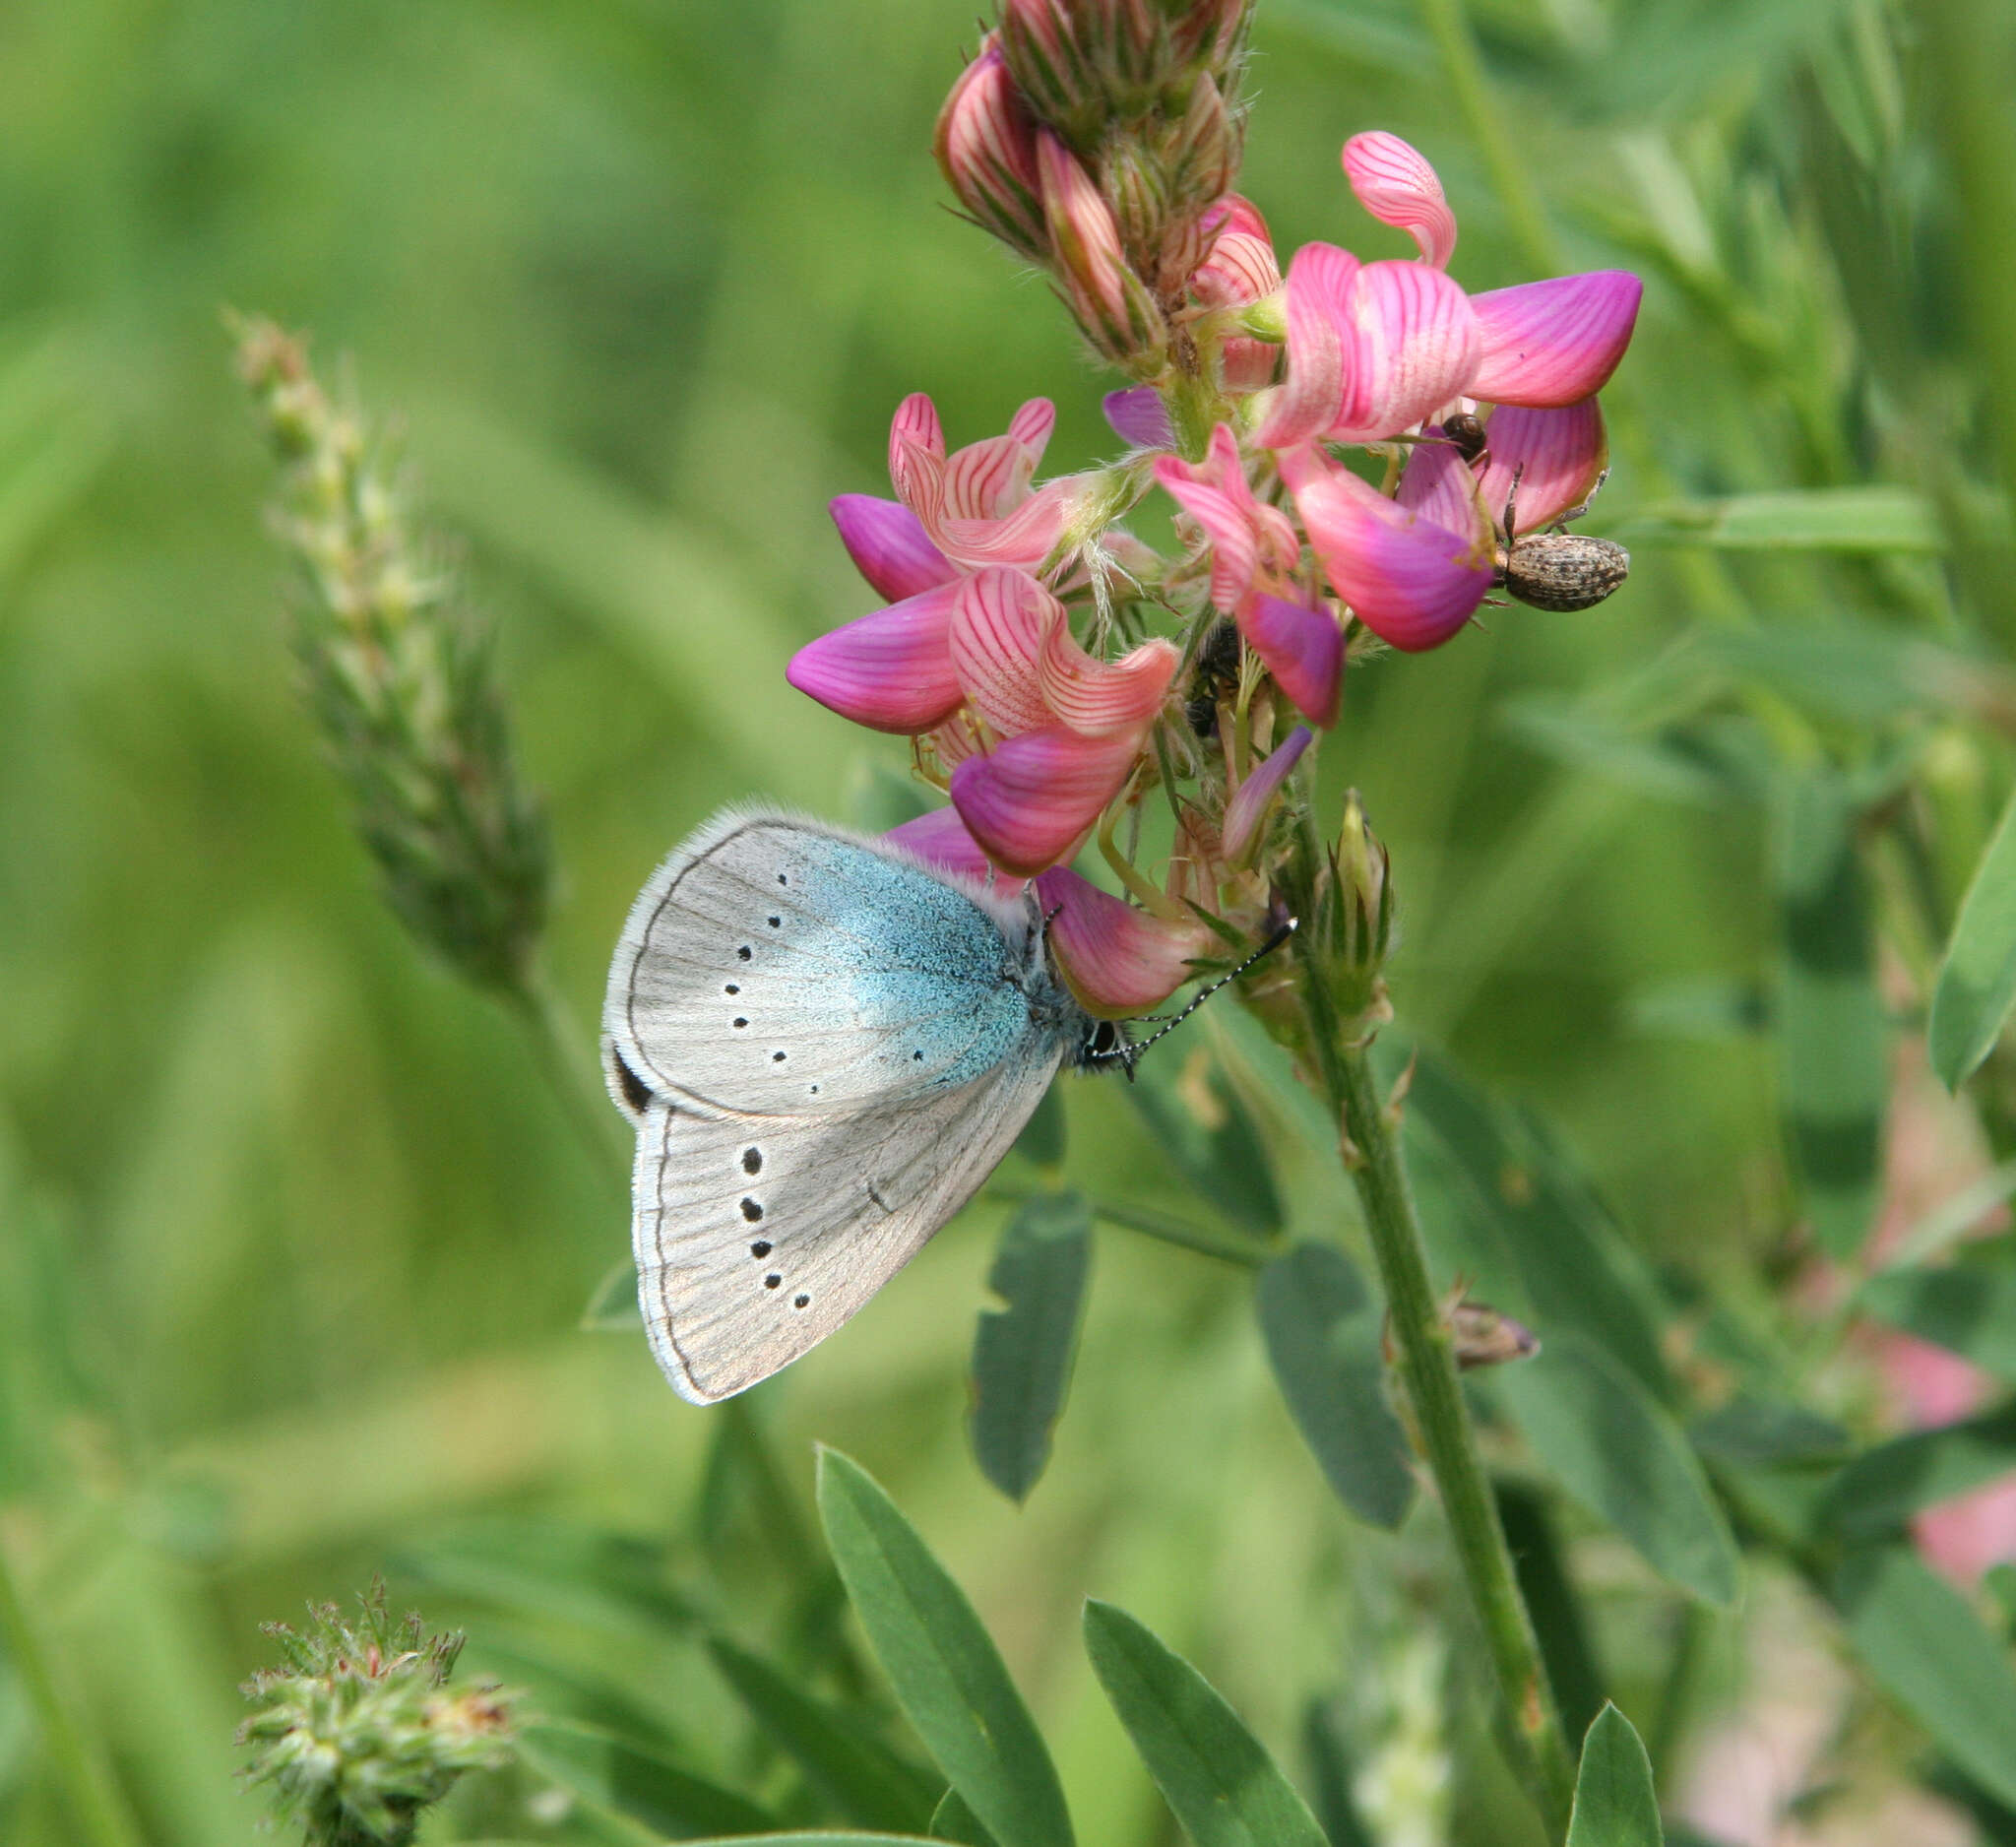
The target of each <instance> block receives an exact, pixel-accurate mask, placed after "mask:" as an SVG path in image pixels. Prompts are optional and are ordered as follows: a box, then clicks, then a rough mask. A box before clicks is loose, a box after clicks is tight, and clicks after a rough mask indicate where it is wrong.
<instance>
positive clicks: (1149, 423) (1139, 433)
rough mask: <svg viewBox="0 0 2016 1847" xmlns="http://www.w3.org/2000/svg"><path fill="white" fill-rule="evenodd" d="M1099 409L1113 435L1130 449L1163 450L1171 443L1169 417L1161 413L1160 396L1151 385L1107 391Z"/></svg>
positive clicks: (1171, 433) (1172, 439)
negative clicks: (1109, 425) (1126, 389)
mask: <svg viewBox="0 0 2016 1847" xmlns="http://www.w3.org/2000/svg"><path fill="white" fill-rule="evenodd" d="M1101 408H1102V409H1103V411H1104V412H1105V414H1106V421H1107V422H1108V423H1110V424H1111V425H1112V426H1113V433H1114V434H1115V435H1116V436H1118V437H1119V439H1120V440H1121V441H1122V442H1124V443H1127V444H1129V445H1130V446H1131V447H1133V448H1136V449H1166V448H1167V447H1168V446H1169V445H1170V444H1171V443H1172V442H1174V441H1175V436H1174V434H1173V432H1172V431H1171V430H1170V429H1169V414H1168V413H1167V412H1166V410H1164V409H1163V403H1162V393H1161V392H1159V391H1157V390H1156V388H1155V387H1154V386H1153V385H1137V386H1135V387H1134V389H1133V390H1131V391H1109V392H1107V393H1106V395H1105V397H1104V399H1103V401H1102V405H1101Z"/></svg>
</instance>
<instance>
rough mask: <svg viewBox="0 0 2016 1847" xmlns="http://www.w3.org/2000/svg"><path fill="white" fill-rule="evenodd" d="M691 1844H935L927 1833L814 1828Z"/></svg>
mask: <svg viewBox="0 0 2016 1847" xmlns="http://www.w3.org/2000/svg"><path fill="white" fill-rule="evenodd" d="M694 1847H937V1843H936V1842H935V1841H934V1840H933V1839H932V1838H931V1837H930V1836H929V1835H928V1834H852V1833H848V1832H846V1831H838V1832H833V1831H815V1832H813V1833H810V1834H733V1835H723V1836H722V1837H721V1838H720V1839H718V1840H704V1841H698V1842H695V1843H694Z"/></svg>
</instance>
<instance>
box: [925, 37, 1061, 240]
mask: <svg viewBox="0 0 2016 1847" xmlns="http://www.w3.org/2000/svg"><path fill="white" fill-rule="evenodd" d="M932 150H933V152H934V153H935V154H936V155H937V157H938V166H939V170H940V171H942V172H943V173H944V175H945V178H946V180H947V182H948V183H949V184H950V185H951V187H952V190H953V192H954V193H955V194H956V195H957V196H958V199H959V203H960V204H961V205H963V206H964V207H965V208H966V210H967V211H968V212H969V213H970V214H971V215H972V216H973V217H974V218H975V219H976V220H977V221H978V223H981V224H983V225H984V226H985V227H986V228H987V229H988V230H990V231H992V232H993V233H994V234H995V236H997V237H1000V238H1002V239H1003V240H1004V241H1005V242H1007V243H1008V244H1009V245H1010V246H1011V247H1013V248H1014V249H1015V250H1017V251H1018V252H1020V253H1021V254H1022V255H1023V256H1025V257H1030V258H1034V259H1036V260H1039V261H1040V259H1041V257H1042V255H1043V253H1044V249H1045V245H1046V242H1047V236H1046V233H1045V231H1044V229H1043V209H1042V201H1041V199H1040V197H1039V196H1038V193H1039V181H1038V179H1037V171H1036V124H1035V123H1034V121H1032V120H1031V118H1030V114H1029V109H1028V106H1027V104H1026V103H1025V102H1024V100H1023V98H1022V96H1021V93H1020V92H1019V91H1018V90H1017V89H1016V87H1015V79H1014V78H1013V77H1012V76H1011V75H1010V74H1009V71H1008V67H1007V64H1006V63H1005V62H1004V61H1003V59H1002V56H1001V47H1000V45H999V43H998V42H997V41H996V39H995V37H994V35H993V34H992V33H989V34H988V35H987V37H986V39H985V40H983V41H982V43H981V46H980V50H979V55H978V56H977V57H976V58H975V59H974V61H973V62H972V63H971V64H969V65H968V66H967V67H966V69H965V71H964V72H963V73H962V74H961V76H960V78H959V81H958V82H957V83H955V84H954V85H953V86H952V94H951V95H950V96H947V97H946V98H945V106H944V108H943V109H941V110H940V111H939V114H938V126H937V130H936V133H935V134H934V135H933V136H932Z"/></svg>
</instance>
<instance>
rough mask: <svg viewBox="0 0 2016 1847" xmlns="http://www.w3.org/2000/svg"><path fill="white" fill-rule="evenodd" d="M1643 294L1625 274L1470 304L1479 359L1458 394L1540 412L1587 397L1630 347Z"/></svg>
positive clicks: (1529, 286) (1507, 292)
mask: <svg viewBox="0 0 2016 1847" xmlns="http://www.w3.org/2000/svg"><path fill="white" fill-rule="evenodd" d="M1644 292H1645V285H1644V284H1643V283H1641V282H1640V281H1639V280H1638V279H1637V277H1635V276H1633V275H1632V274H1631V273H1630V271H1629V270H1590V271H1588V272H1587V273H1585V274H1583V275H1581V276H1557V277H1555V278H1553V279H1552V280H1551V281H1550V282H1544V283H1521V284H1519V285H1518V287H1513V288H1494V289H1492V290H1491V291H1490V292H1489V293H1488V294H1482V295H1474V296H1472V297H1471V303H1470V305H1471V307H1472V309H1473V310H1474V311H1475V312H1476V314H1477V319H1478V325H1479V327H1480V328H1481V329H1482V332H1483V352H1482V356H1481V358H1480V360H1479V362H1478V368H1477V371H1476V372H1475V374H1474V375H1473V376H1472V379H1471V382H1470V383H1469V384H1468V385H1466V386H1465V387H1464V389H1465V391H1466V392H1467V393H1468V394H1469V395H1470V396H1471V397H1473V398H1478V399H1481V400H1483V401H1484V402H1486V403H1489V404H1524V405H1534V406H1538V407H1541V408H1550V407H1556V406H1560V405H1568V404H1575V403H1577V402H1579V401H1580V400H1581V399H1584V398H1588V397H1591V396H1593V395H1594V394H1595V393H1596V392H1598V391H1600V390H1602V388H1603V387H1604V386H1605V385H1606V384H1607V383H1608V382H1609V376H1610V374H1611V373H1612V372H1614V371H1615V370H1616V369H1617V361H1618V360H1619V359H1621V358H1622V357H1623V356H1624V349H1625V348H1626V347H1628V346H1629V345H1630V344H1631V329H1632V328H1633V327H1634V326H1635V325H1636V324H1637V320H1638V301H1639V297H1640V296H1641V295H1643V294H1644Z"/></svg>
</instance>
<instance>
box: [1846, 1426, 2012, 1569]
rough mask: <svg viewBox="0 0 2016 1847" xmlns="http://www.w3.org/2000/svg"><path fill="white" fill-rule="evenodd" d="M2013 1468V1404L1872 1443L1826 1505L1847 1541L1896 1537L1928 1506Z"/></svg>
mask: <svg viewBox="0 0 2016 1847" xmlns="http://www.w3.org/2000/svg"><path fill="white" fill-rule="evenodd" d="M2012 1469H2016V1402H2011V1403H2008V1404H2004V1405H1999V1406H1997V1407H1996V1408H1995V1409H1994V1410H1993V1411H1990V1412H1987V1413H1985V1414H1984V1415H1983V1416H1981V1417H1977V1418H1966V1419H1963V1420H1962V1421H1961V1422H1960V1423H1957V1424H1946V1425H1942V1426H1940V1427H1939V1429H1937V1430H1931V1431H1913V1432H1912V1433H1910V1434H1909V1435H1906V1436H1897V1437H1893V1438H1892V1439H1891V1440H1890V1441H1889V1442H1887V1443H1878V1444H1877V1445H1876V1447H1875V1448H1873V1449H1870V1450H1867V1451H1865V1452H1864V1453H1863V1454H1861V1455H1859V1456H1858V1457H1857V1458H1856V1459H1855V1460H1854V1461H1853V1462H1851V1463H1850V1464H1849V1465H1848V1467H1847V1468H1845V1469H1843V1470H1842V1472H1841V1474H1840V1475H1839V1477H1837V1478H1836V1480H1835V1483H1834V1486H1833V1488H1832V1490H1831V1491H1830V1493H1829V1495H1828V1498H1827V1505H1826V1508H1825V1514H1826V1517H1827V1518H1828V1520H1829V1523H1830V1524H1831V1525H1833V1526H1834V1527H1836V1528H1837V1529H1838V1530H1839V1531H1840V1532H1842V1533H1844V1534H1846V1535H1848V1536H1849V1537H1851V1538H1859V1539H1867V1538H1872V1537H1876V1536H1879V1535H1880V1536H1887V1535H1888V1534H1890V1533H1893V1532H1902V1531H1903V1529H1904V1527H1905V1525H1906V1524H1907V1523H1908V1522H1909V1521H1910V1519H1911V1518H1912V1516H1913V1515H1914V1514H1916V1513H1919V1512H1921V1511H1922V1510H1923V1509H1924V1508H1926V1507H1930V1506H1936V1505H1937V1504H1938V1503H1939V1502H1940V1501H1942V1500H1950V1499H1952V1498H1953V1497H1954V1496H1955V1495H1964V1494H1966V1493H1967V1492H1968V1490H1970V1489H1974V1488H1980V1487H1981V1486H1982V1485H1983V1484H1984V1483H1986V1482H1991V1481H1993V1480H1994V1479H1995V1478H1996V1477H1997V1476H1999V1475H2007V1474H2008V1473H2009V1472H2010V1470H2012Z"/></svg>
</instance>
